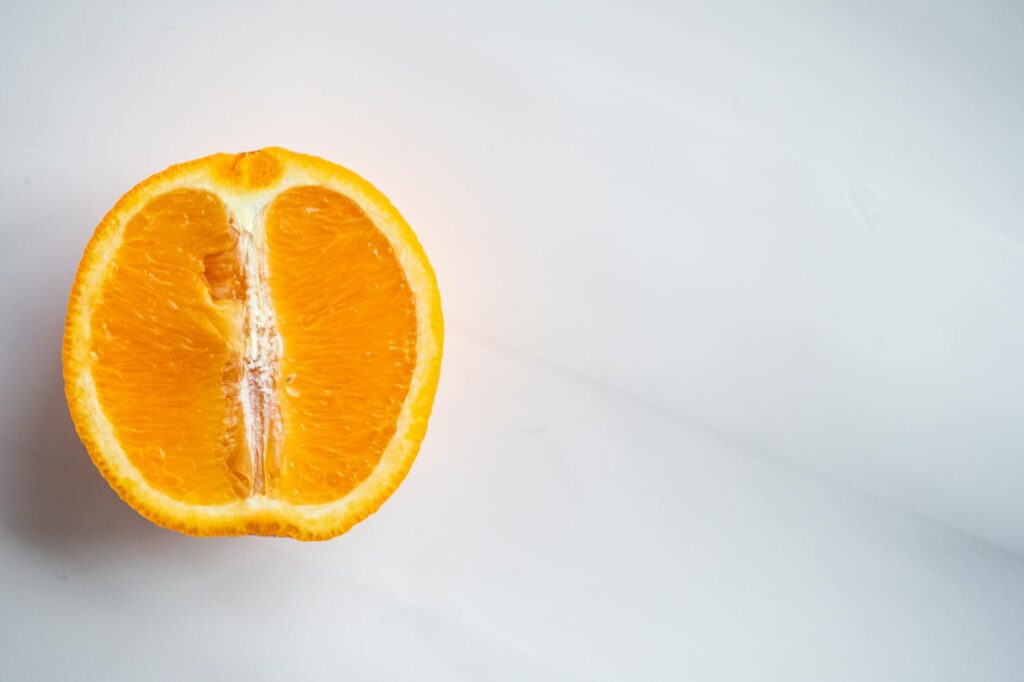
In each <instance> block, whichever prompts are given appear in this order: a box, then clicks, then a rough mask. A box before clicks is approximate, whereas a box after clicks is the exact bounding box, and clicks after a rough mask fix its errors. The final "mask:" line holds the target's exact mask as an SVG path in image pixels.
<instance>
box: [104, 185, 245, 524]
mask: <svg viewBox="0 0 1024 682" xmlns="http://www.w3.org/2000/svg"><path fill="white" fill-rule="evenodd" d="M244 297H245V285H244V278H243V273H242V269H241V263H240V260H239V252H238V234H237V232H236V231H235V230H234V229H233V228H232V227H231V225H230V224H229V222H228V217H227V213H226V211H225V208H224V205H223V202H222V201H221V200H220V199H219V198H218V197H216V196H215V195H213V194H211V193H209V192H205V191H200V190H194V189H184V190H175V191H172V192H168V193H166V194H163V195H160V196H158V197H155V198H154V199H152V200H151V201H150V202H149V203H148V204H146V205H145V207H143V208H142V209H141V210H140V211H139V212H138V213H137V214H136V215H135V216H134V217H132V218H131V219H130V220H129V221H128V223H127V225H126V226H125V229H124V236H123V240H122V242H121V245H120V246H119V248H118V250H117V252H116V254H115V255H114V257H113V261H112V262H111V264H110V267H109V269H108V271H107V274H106V277H105V279H104V281H103V285H102V290H101V293H100V298H99V302H98V304H97V306H96V309H95V311H94V312H93V316H92V320H91V325H90V349H91V351H92V356H91V357H92V376H93V380H94V381H95V384H96V391H97V394H98V397H99V401H100V405H101V407H102V409H103V411H104V413H105V414H106V416H107V419H108V420H109V422H110V423H111V425H112V426H113V429H114V432H115V435H116V436H117V439H118V441H120V443H121V446H122V448H123V449H124V451H125V453H126V455H127V457H128V459H129V460H130V461H131V463H132V464H133V465H135V467H136V468H137V469H138V471H139V472H140V473H141V474H142V476H143V477H144V478H145V479H147V480H148V481H149V482H150V483H151V484H152V485H153V486H155V487H157V488H159V489H161V490H163V491H164V492H165V493H166V494H168V495H170V496H171V497H174V498H175V499H179V500H182V501H185V502H190V503H195V504H221V503H226V502H230V501H232V500H237V499H239V498H240V497H244V496H246V495H248V493H249V489H250V487H251V481H250V480H249V479H250V476H251V472H250V464H249V458H248V453H247V449H246V446H245V432H244V415H243V413H242V407H241V402H240V400H239V395H238V390H239V386H240V382H241V371H242V365H241V353H242V333H241V331H242V325H243V323H244V306H243V299H244Z"/></svg>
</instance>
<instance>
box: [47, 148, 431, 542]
mask: <svg viewBox="0 0 1024 682" xmlns="http://www.w3.org/2000/svg"><path fill="white" fill-rule="evenodd" d="M441 340H442V333H441V312H440V305H439V298H438V294H437V287H436V283H435V280H434V277H433V273H432V271H431V269H430V265H429V263H428V262H427V260H426V257H425V255H424V254H423V251H422V249H421V248H420V246H419V244H418V242H417V241H416V239H415V236H414V235H413V234H412V232H411V230H409V228H408V226H407V225H406V224H405V222H404V221H403V220H402V219H401V217H400V216H399V215H398V213H397V212H396V211H395V210H394V208H393V207H391V205H390V204H389V203H388V202H387V200H386V199H385V198H384V197H383V196H381V195H380V194H379V193H378V192H377V191H376V190H375V189H374V188H373V187H371V186H370V185H369V184H368V183H366V182H365V181H364V180H362V179H361V178H359V177H358V176H356V175H354V174H353V173H351V172H349V171H347V170H345V169H343V168H340V167H338V166H335V165H333V164H330V163H328V162H326V161H323V160H321V159H316V158H314V157H308V156H302V155H298V154H294V153H292V152H288V151H286V150H282V149H266V150H262V151H260V152H254V153H251V154H240V155H234V156H231V155H224V154H221V155H215V156H212V157H207V158H205V159H199V160H197V161H193V162H190V163H187V164H182V165H179V166H174V167H172V168H170V169H168V170H166V171H164V172H163V173H160V174H157V175H155V176H153V177H152V178H150V179H149V180H146V181H145V182H143V183H142V184H140V185H139V186H138V187H136V188H135V189H133V190H132V191H131V192H129V193H128V194H127V195H125V197H124V198H122V200H121V201H120V202H118V204H117V206H115V207H114V209H113V210H112V211H111V212H110V213H109V214H108V215H107V217H106V218H105V219H104V221H103V222H102V223H101V224H100V226H99V227H98V228H97V230H96V234H95V235H94V236H93V239H92V241H90V243H89V246H88V247H87V249H86V252H85V256H84V257H83V259H82V264H81V266H80V269H79V273H78V276H77V277H76V280H75V285H74V288H73V290H72V295H71V303H70V306H69V313H68V321H67V326H66V330H65V347H64V365H65V382H66V389H67V396H68V403H69V406H70V408H71V413H72V417H73V418H74V420H75V424H76V427H77V428H78V431H79V434H80V435H81V437H82V439H83V441H84V442H85V443H86V445H87V447H88V449H89V452H90V455H91V456H92V458H93V460H94V461H95V462H96V464H97V466H98V467H99V468H100V470H101V471H102V472H103V474H104V475H105V476H106V477H107V479H108V481H109V482H110V483H111V485H112V486H113V487H114V488H115V489H116V490H117V491H118V493H119V494H121V496H122V497H123V498H124V499H125V500H126V501H127V502H128V503H129V504H131V505H132V506H133V507H134V508H135V509H136V510H138V511H139V512H140V513H141V514H143V515H144V516H146V517H147V518H150V519H151V520H153V521H155V522H156V523H159V524H161V525H164V526H167V527H170V528H174V529H176V530H180V531H183V532H187V533H192V534H197V535H211V534H241V533H255V534H264V535H289V536H292V537H296V538H300V539H322V538H326V537H331V536H333V535H337V534H339V533H341V532H344V531H345V530H347V529H348V528H349V527H351V526H352V525H353V524H354V523H356V522H358V521H359V520H361V519H362V518H365V516H367V515H368V514H370V513H372V512H373V511H374V510H375V509H376V508H377V507H378V506H379V505H380V504H381V503H382V502H383V501H384V499H386V498H387V496H388V495H390V493H391V492H392V491H393V490H394V488H395V487H397V485H398V484H399V483H400V482H401V480H402V478H403V477H404V476H405V473H406V472H407V471H408V468H409V466H410V465H411V463H412V460H413V459H414V457H415V454H416V451H417V449H418V446H419V443H420V440H421V439H422V437H423V434H424V432H425V429H426V421H427V418H428V416H429V413H430V406H431V402H432V400H433V393H434V389H435V386H436V383H437V376H438V372H439V368H440V356H441Z"/></svg>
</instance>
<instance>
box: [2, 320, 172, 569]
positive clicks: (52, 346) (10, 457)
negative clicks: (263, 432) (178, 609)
mask: <svg viewBox="0 0 1024 682" xmlns="http://www.w3.org/2000/svg"><path fill="white" fill-rule="evenodd" d="M33 314H34V315H35V319H31V320H24V319H23V320H21V322H22V331H23V334H24V336H23V337H22V339H21V340H20V341H19V343H21V344H22V345H21V346H20V347H19V349H18V353H17V355H18V357H16V358H15V360H14V361H15V362H16V363H17V366H16V367H15V368H14V370H15V371H14V373H15V374H16V376H17V377H18V379H17V380H16V385H15V386H13V387H11V390H13V391H16V395H7V396H5V400H6V401H8V402H7V410H5V411H6V412H7V413H8V414H6V415H4V421H5V422H6V427H5V433H4V439H3V440H4V449H5V451H6V455H5V457H4V458H3V460H2V462H0V464H2V466H3V469H2V477H3V481H2V485H3V490H4V494H3V498H2V500H0V514H2V522H3V525H4V526H5V527H7V528H8V529H9V530H12V531H13V532H14V533H15V535H16V536H17V537H18V538H19V539H20V540H22V541H24V542H25V543H26V544H28V545H30V546H32V547H33V548H34V549H35V550H38V551H43V552H54V551H64V550H68V549H74V550H75V552H76V553H85V554H89V553H92V551H93V550H94V549H95V551H96V552H101V551H106V550H109V549H110V545H111V543H117V544H124V543H127V544H130V545H137V546H139V547H140V548H143V547H144V548H145V549H146V550H147V551H149V550H152V549H154V548H155V546H159V545H165V544H173V543H174V542H176V541H178V540H184V539H185V538H182V537H181V536H177V535H176V534H174V533H172V532H170V531H166V530H163V529H160V528H157V527H155V526H153V525H152V524H150V523H149V522H148V521H146V520H145V519H143V518H142V517H140V516H139V515H138V514H136V513H135V512H134V511H133V510H132V509H131V508H129V507H128V506H127V505H126V504H124V503H123V502H121V500H120V499H119V498H118V496H117V494H116V493H115V492H114V491H113V490H112V489H111V488H110V487H109V486H108V485H107V483H106V481H105V480H103V477H102V476H101V475H100V473H99V471H98V470H97V469H96V467H95V466H93V464H92V462H91V460H90V459H89V455H88V454H87V452H86V450H85V446H84V445H82V442H81V441H80V440H79V439H78V435H77V434H76V433H75V429H74V425H73V424H72V422H71V417H70V415H69V414H68V409H67V403H66V402H65V399H64V385H63V378H62V373H61V358H60V349H61V341H62V335H63V323H64V319H63V318H64V310H63V308H56V309H54V308H50V307H47V306H42V307H41V308H40V309H36V310H34V311H33Z"/></svg>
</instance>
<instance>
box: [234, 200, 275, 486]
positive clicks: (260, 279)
mask: <svg viewBox="0 0 1024 682" xmlns="http://www.w3.org/2000/svg"><path fill="white" fill-rule="evenodd" d="M265 213H266V206H262V207H261V206H255V205H252V204H242V205H240V206H235V207H234V208H233V210H232V211H231V213H230V220H231V225H232V226H233V227H234V228H235V229H236V230H238V250H239V256H240V260H241V263H242V269H243V272H244V273H245V324H244V327H243V333H244V335H245V339H244V344H245V345H244V351H243V354H242V363H243V365H244V368H243V372H242V379H241V385H240V386H239V397H240V399H241V402H242V414H243V418H244V420H245V439H246V446H247V449H248V452H249V458H250V487H249V495H260V494H262V493H263V492H264V487H265V483H266V476H267V468H268V467H273V466H274V462H268V457H274V456H275V451H274V448H273V447H272V446H273V444H275V443H280V442H281V438H280V436H281V429H282V427H281V413H280V409H279V406H278V400H277V378H278V377H277V375H278V367H279V364H280V360H281V350H282V348H281V337H280V335H278V333H277V321H276V319H275V316H274V306H273V304H272V302H271V300H270V291H269V289H268V287H267V259H266V242H267V239H266V231H265V230H264V225H263V217H264V214H265Z"/></svg>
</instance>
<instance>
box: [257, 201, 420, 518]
mask: <svg viewBox="0 0 1024 682" xmlns="http://www.w3.org/2000/svg"><path fill="white" fill-rule="evenodd" d="M264 224H265V230H266V251H267V256H266V257H267V273H268V275H267V285H268V288H269V293H270V300H271V302H272V304H273V308H274V313H275V316H276V324H277V332H278V335H279V338H280V342H281V347H282V355H281V359H280V366H279V372H278V375H277V376H278V386H277V395H278V399H279V401H280V402H279V410H280V416H281V422H282V427H283V435H282V441H281V448H282V450H281V453H280V458H281V470H280V472H279V476H278V477H277V478H276V480H274V481H272V482H271V487H270V489H269V491H268V494H271V495H273V496H275V497H279V498H280V499H283V500H285V501H288V502H291V503H299V504H301V503H307V504H309V503H321V502H328V501H331V500H335V499H338V498H340V497H342V496H343V495H345V494H346V493H348V492H349V491H350V490H352V489H353V488H354V487H355V486H356V485H358V484H359V483H360V482H361V481H363V480H364V479H365V478H366V477H367V476H368V475H369V474H370V472H372V471H373V469H374V468H375V467H376V466H377V463H378V462H379V460H380V458H381V455H382V454H383V452H384V449H385V447H386V446H387V445H388V443H389V442H390V441H391V440H392V436H393V435H394V434H395V430H396V426H397V420H398V416H399V413H400V412H401V408H402V404H403V402H404V400H405V398H406V395H407V394H408V392H409V386H410V382H411V380H412V374H413V370H414V368H415V365H416V308H415V302H414V298H413V294H412V291H411V289H410V287H409V284H408V282H407V281H406V278H405V275H404V274H403V270H402V267H401V265H400V263H399V261H398V258H397V256H396V254H395V251H394V249H393V248H392V247H391V244H390V243H389V242H388V240H387V239H386V238H385V237H384V235H383V234H382V233H381V232H380V231H379V230H378V229H377V228H376V227H375V226H374V224H373V223H372V221H371V220H370V218H369V217H367V215H366V214H365V213H363V211H362V210H361V209H360V208H359V206H358V205H357V204H356V203H355V202H353V201H352V200H350V199H349V198H347V197H345V196H344V195H342V194H339V193H337V192H333V191H331V190H328V189H325V188H322V187H295V188H292V189H289V190H286V191H284V192H283V193H281V194H280V195H278V196H277V197H276V198H275V199H274V200H273V202H272V203H271V204H270V206H269V207H268V209H267V212H266V216H265V222H264Z"/></svg>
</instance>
